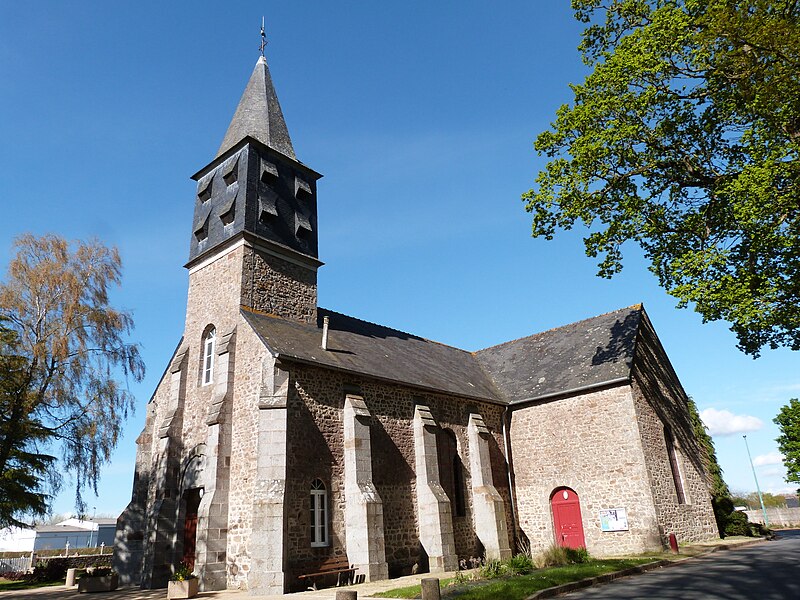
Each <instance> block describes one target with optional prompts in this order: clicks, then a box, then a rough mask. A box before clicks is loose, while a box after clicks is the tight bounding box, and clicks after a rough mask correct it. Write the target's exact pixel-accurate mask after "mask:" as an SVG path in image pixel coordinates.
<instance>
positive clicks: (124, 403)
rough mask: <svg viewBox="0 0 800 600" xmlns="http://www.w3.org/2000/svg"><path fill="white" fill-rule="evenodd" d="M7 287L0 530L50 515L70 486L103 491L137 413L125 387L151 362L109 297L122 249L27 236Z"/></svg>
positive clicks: (2, 329)
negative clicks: (105, 471) (55, 497)
mask: <svg viewBox="0 0 800 600" xmlns="http://www.w3.org/2000/svg"><path fill="white" fill-rule="evenodd" d="M15 249H16V255H15V257H14V258H13V260H12V261H11V263H10V264H9V268H8V275H7V278H6V280H5V282H3V283H1V284H0V382H1V383H0V526H5V525H9V524H19V523H20V520H19V519H21V518H23V517H25V516H30V517H35V516H41V515H43V514H44V513H45V512H46V511H47V509H48V506H49V501H50V498H51V496H52V494H54V493H55V492H57V491H58V489H59V487H60V486H61V483H62V472H63V473H69V474H70V475H71V476H72V477H73V478H74V480H75V483H76V498H75V502H76V508H77V509H78V512H83V511H84V509H85V504H84V501H83V496H82V493H83V491H84V489H85V487H86V486H89V487H90V489H92V490H93V491H94V492H95V493H96V492H97V480H98V476H99V471H100V467H101V466H102V465H103V463H104V462H106V461H107V460H108V459H109V457H110V455H111V451H112V450H113V449H114V447H115V445H116V443H117V440H118V438H119V434H120V431H121V427H122V424H123V422H124V420H125V418H126V417H127V415H128V412H129V411H131V410H133V396H132V395H131V393H130V392H129V391H128V389H127V386H126V385H124V383H125V382H126V381H127V380H128V378H129V377H132V378H133V379H134V380H136V381H140V380H141V379H142V377H143V376H144V364H143V363H142V360H141V357H140V355H139V350H138V347H137V346H136V345H135V344H131V343H128V342H127V341H126V340H125V336H126V335H127V334H128V333H130V330H131V329H132V327H133V320H132V318H131V316H130V314H128V313H127V312H124V311H119V310H116V309H114V308H113V307H112V306H111V305H110V303H109V298H108V291H109V287H110V286H111V285H117V284H119V282H120V277H121V261H120V258H119V253H118V252H117V251H116V250H115V249H109V248H106V247H105V246H103V245H102V244H100V243H99V242H90V243H76V244H74V245H70V244H69V243H68V242H67V241H65V240H64V239H62V238H60V237H57V236H54V235H48V236H44V237H41V238H36V237H34V236H31V235H24V236H22V237H21V238H19V239H18V240H17V241H16V242H15Z"/></svg>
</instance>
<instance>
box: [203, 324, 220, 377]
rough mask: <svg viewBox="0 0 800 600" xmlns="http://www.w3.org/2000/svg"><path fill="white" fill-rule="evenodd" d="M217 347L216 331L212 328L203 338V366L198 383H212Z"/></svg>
mask: <svg viewBox="0 0 800 600" xmlns="http://www.w3.org/2000/svg"><path fill="white" fill-rule="evenodd" d="M216 346H217V330H216V329H214V328H213V327H211V328H209V329H208V331H206V334H205V335H204V336H203V364H202V365H201V373H202V375H201V377H200V381H201V382H202V384H203V385H208V384H209V383H211V382H212V381H214V351H215V350H216Z"/></svg>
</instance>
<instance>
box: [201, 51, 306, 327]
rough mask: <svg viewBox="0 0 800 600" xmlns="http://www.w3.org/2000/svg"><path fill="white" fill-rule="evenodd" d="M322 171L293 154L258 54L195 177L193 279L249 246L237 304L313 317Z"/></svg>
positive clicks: (299, 317) (302, 318)
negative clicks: (224, 125) (220, 259)
mask: <svg viewBox="0 0 800 600" xmlns="http://www.w3.org/2000/svg"><path fill="white" fill-rule="evenodd" d="M320 177H321V175H320V174H319V173H317V172H315V171H314V170H312V169H310V168H308V167H307V166H305V165H304V164H303V163H301V162H300V161H298V160H297V157H296V156H295V153H294V148H293V147H292V141H291V138H290V137H289V132H288V129H287V127H286V122H285V121H284V118H283V113H282V111H281V107H280V104H279V102H278V97H277V95H276V94H275V88H274V87H273V84H272V78H271V77H270V72H269V67H268V66H267V61H266V59H265V58H264V56H261V57H259V59H258V62H257V63H256V65H255V68H254V69H253V73H252V75H251V76H250V80H249V81H248V83H247V87H246V88H245V91H244V94H242V97H241V100H240V101H239V105H238V107H237V109H236V112H235V114H234V116H233V119H232V120H231V123H230V125H229V126H228V130H227V132H226V133H225V137H224V139H223V140H222V144H221V145H220V147H219V150H218V151H217V154H216V156H215V157H214V160H212V161H211V162H210V163H209V164H208V165H207V166H206V167H204V168H203V169H201V170H200V171H198V172H197V173H196V174H195V175H194V176H193V177H192V178H193V179H194V180H196V181H197V195H196V198H195V203H194V218H193V221H192V232H191V241H190V244H189V262H188V263H187V265H186V267H187V268H188V269H189V273H190V279H191V275H192V274H193V273H194V272H196V271H198V270H199V269H200V268H202V267H203V266H204V265H206V264H208V263H209V262H211V261H213V260H214V259H215V258H218V257H219V256H220V255H221V254H224V253H228V252H230V251H231V250H232V249H234V248H238V247H244V251H243V252H242V262H241V282H240V286H241V288H240V297H239V299H238V302H236V304H240V305H242V306H245V307H247V308H251V309H253V310H257V311H262V312H266V313H270V314H274V315H277V316H280V317H284V318H290V319H295V320H299V321H303V322H316V298H317V296H316V270H317V268H318V267H319V266H321V264H322V263H321V262H320V261H319V260H318V258H317V252H318V251H317V185H316V182H317V180H318V179H319V178H320ZM228 287H230V286H228ZM190 288H191V282H190ZM190 301H191V290H190ZM237 308H238V306H237Z"/></svg>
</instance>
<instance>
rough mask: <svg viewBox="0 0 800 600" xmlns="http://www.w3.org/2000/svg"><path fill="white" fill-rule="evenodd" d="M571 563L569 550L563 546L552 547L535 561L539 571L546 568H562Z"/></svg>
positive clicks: (537, 556)
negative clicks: (568, 556) (568, 555)
mask: <svg viewBox="0 0 800 600" xmlns="http://www.w3.org/2000/svg"><path fill="white" fill-rule="evenodd" d="M568 563H569V559H568V558H567V549H566V548H564V547H563V546H556V545H552V546H550V547H549V548H548V549H547V550H545V551H544V552H540V553H539V554H537V555H536V558H534V560H533V564H534V565H536V568H537V569H544V568H546V567H560V566H563V565H566V564H568Z"/></svg>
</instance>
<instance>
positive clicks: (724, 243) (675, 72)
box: [523, 0, 800, 356]
mask: <svg viewBox="0 0 800 600" xmlns="http://www.w3.org/2000/svg"><path fill="white" fill-rule="evenodd" d="M572 5H573V8H574V9H575V14H576V17H577V18H578V19H579V20H580V21H582V22H584V23H586V24H587V27H586V29H585V30H584V32H583V37H582V41H581V44H580V46H579V50H580V51H581V53H582V55H583V59H584V62H585V63H586V64H587V66H588V67H590V68H591V70H592V71H591V73H590V74H589V75H588V76H587V78H586V80H585V81H584V82H583V83H582V84H579V85H573V86H572V90H573V92H574V96H575V97H574V102H573V103H572V104H569V105H564V106H562V107H561V108H559V109H558V111H557V114H556V120H555V122H554V123H553V124H552V128H551V129H549V130H547V131H544V132H542V133H541V134H539V136H538V137H537V139H536V143H535V148H536V150H537V151H538V152H539V153H540V154H543V155H545V156H546V157H547V158H548V163H547V165H546V167H545V169H544V170H543V171H541V172H540V173H539V174H538V176H537V178H536V186H535V187H534V188H533V189H532V190H530V191H529V192H527V193H526V194H524V195H523V199H524V200H525V201H526V202H527V210H528V211H529V212H531V213H532V214H533V235H534V236H542V237H545V238H547V239H551V238H552V237H553V236H554V235H555V233H556V231H557V230H559V229H571V228H572V227H573V226H575V225H576V223H577V224H581V223H582V224H584V225H585V226H587V227H588V228H589V231H588V233H587V235H586V237H585V238H584V243H585V247H586V253H587V255H588V256H591V257H598V258H599V264H598V266H599V271H598V275H600V276H603V277H611V276H612V275H614V274H615V273H617V272H619V271H620V269H621V268H622V246H623V245H624V244H625V242H632V243H634V244H638V245H639V246H640V247H641V249H642V250H643V252H644V255H645V257H646V259H647V260H648V261H649V263H650V267H649V268H650V270H651V271H652V272H653V273H654V274H655V275H656V276H657V277H658V280H659V283H660V284H661V286H662V287H664V288H665V290H666V291H667V292H668V293H669V294H671V295H672V296H674V297H675V298H677V299H678V306H680V307H686V306H687V305H689V304H691V305H693V306H694V309H695V310H696V311H697V312H699V313H700V314H701V315H702V316H703V319H704V320H705V321H714V320H725V321H728V322H729V323H730V327H731V330H732V331H733V332H734V333H735V334H736V336H737V338H738V347H739V348H740V349H741V350H743V351H744V352H746V353H749V354H751V355H753V356H758V355H759V353H760V351H761V349H762V348H763V347H764V346H769V347H772V348H776V347H778V346H788V347H791V348H792V349H794V350H797V349H800V308H798V307H800V160H799V159H798V149H800V4H799V3H798V2H796V1H790V0H740V1H737V0H612V1H610V2H606V1H602V0H573V2H572Z"/></svg>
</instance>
